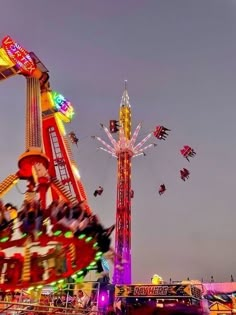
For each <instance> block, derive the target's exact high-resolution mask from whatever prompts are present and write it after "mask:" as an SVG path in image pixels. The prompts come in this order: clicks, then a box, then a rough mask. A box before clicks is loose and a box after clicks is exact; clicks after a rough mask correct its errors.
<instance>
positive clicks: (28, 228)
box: [0, 36, 109, 291]
mask: <svg viewBox="0 0 236 315" xmlns="http://www.w3.org/2000/svg"><path fill="white" fill-rule="evenodd" d="M15 75H21V76H23V77H24V78H25V79H26V130H25V149H24V152H23V154H21V155H20V157H19V158H18V170H17V171H16V172H15V173H13V174H10V175H9V176H8V177H7V178H6V179H4V180H3V181H2V182H1V183H0V198H2V197H4V195H5V194H6V193H7V192H8V191H9V190H10V189H12V188H13V187H14V186H15V185H16V184H17V182H18V181H22V180H23V181H25V182H26V187H27V190H26V192H25V194H24V201H23V207H22V208H21V209H20V210H18V209H15V208H14V207H13V206H12V205H11V204H7V205H5V206H3V202H2V201H1V203H0V217H1V218H3V217H4V220H2V219H1V223H2V224H1V225H0V290H2V291H6V290H16V289H22V288H24V289H26V288H36V287H37V288H40V287H43V286H44V285H45V284H52V285H56V284H60V285H61V284H62V283H63V281H65V280H64V279H66V278H68V277H72V278H73V279H75V280H76V279H77V278H79V277H81V276H83V275H84V274H85V273H87V272H88V270H90V269H94V267H95V266H96V265H97V264H98V262H99V261H101V258H102V255H103V253H104V252H106V251H107V250H108V248H109V235H104V233H103V232H104V230H103V229H102V228H101V224H100V223H99V222H98V221H97V220H94V215H93V214H92V211H91V209H90V207H89V205H88V202H87V197H86V193H85V190H84V187H83V184H82V182H81V179H80V175H79V171H78V168H77V165H76V162H75V160H74V159H73V156H72V150H71V146H70V142H69V137H68V135H67V134H66V131H65V126H64V124H65V123H67V122H70V121H71V119H72V118H73V115H74V109H73V106H72V104H71V103H70V102H69V101H68V100H67V99H66V98H65V97H63V96H62V95H61V94H60V93H58V92H56V91H53V90H52V89H51V87H50V83H49V71H48V70H47V68H46V67H45V66H44V65H43V63H42V62H41V61H40V60H39V58H38V57H37V56H36V55H35V54H34V53H33V52H28V51H27V50H26V49H24V48H23V47H21V46H20V45H19V44H18V43H17V42H15V41H14V40H13V39H12V38H11V37H10V36H6V37H5V38H3V39H2V42H1V48H0V81H3V80H6V79H8V78H10V77H12V76H15ZM49 200H50V204H48V203H49ZM55 209H57V210H55ZM58 209H59V210H58ZM68 209H69V212H68ZM53 211H54V213H55V211H57V215H56V216H55V215H54V216H53V215H52V212H53ZM72 212H73V214H74V215H73V216H72V218H71V219H70V220H71V221H70V222H72V221H73V228H71V225H68V224H67V225H66V224H63V222H65V220H64V221H63V219H65V218H67V219H68V213H69V214H71V213H72ZM82 215H83V219H86V220H87V222H88V221H89V220H90V219H91V217H92V218H93V220H91V221H93V222H91V221H89V222H90V228H87V229H83V228H81V224H80V223H81V216H82ZM79 217H80V221H79ZM6 218H8V219H7V220H6ZM67 222H69V219H68V220H67ZM83 222H84V221H83ZM82 225H83V224H82ZM98 226H99V227H100V230H99V229H98ZM93 227H95V229H93ZM94 230H96V231H97V232H96V233H94ZM98 230H99V231H98ZM105 234H106V233H105ZM104 243H105V244H106V245H105V246H104Z"/></svg>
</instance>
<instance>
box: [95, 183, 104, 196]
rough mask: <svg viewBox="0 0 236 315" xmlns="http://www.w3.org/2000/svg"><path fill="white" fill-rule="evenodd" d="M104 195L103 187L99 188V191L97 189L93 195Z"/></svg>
mask: <svg viewBox="0 0 236 315" xmlns="http://www.w3.org/2000/svg"><path fill="white" fill-rule="evenodd" d="M102 193H103V187H102V186H98V189H96V190H95V191H94V193H93V195H94V197H97V196H101V194H102Z"/></svg>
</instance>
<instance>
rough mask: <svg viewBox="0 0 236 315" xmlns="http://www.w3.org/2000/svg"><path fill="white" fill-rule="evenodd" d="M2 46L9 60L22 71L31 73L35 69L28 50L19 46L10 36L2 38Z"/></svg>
mask: <svg viewBox="0 0 236 315" xmlns="http://www.w3.org/2000/svg"><path fill="white" fill-rule="evenodd" d="M2 47H3V49H4V50H5V51H6V53H7V54H8V56H9V58H10V59H11V61H12V62H14V63H15V64H16V65H17V66H18V67H19V68H20V70H21V71H22V72H23V73H25V74H28V75H31V74H32V72H33V71H34V70H35V69H36V67H35V64H34V62H33V60H32V58H31V57H30V54H29V53H28V51H27V50H25V49H24V48H23V47H21V46H20V45H19V44H18V43H17V42H15V41H14V40H13V39H12V38H11V37H10V36H6V37H4V38H3V40H2Z"/></svg>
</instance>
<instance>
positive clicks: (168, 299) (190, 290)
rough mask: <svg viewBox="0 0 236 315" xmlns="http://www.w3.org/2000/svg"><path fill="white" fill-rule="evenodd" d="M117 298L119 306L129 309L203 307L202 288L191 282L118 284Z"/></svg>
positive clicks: (116, 289)
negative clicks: (145, 307)
mask: <svg viewBox="0 0 236 315" xmlns="http://www.w3.org/2000/svg"><path fill="white" fill-rule="evenodd" d="M115 299H116V301H117V305H118V304H119V303H120V304H119V307H120V306H121V307H122V308H123V309H127V310H130V309H135V308H139V307H143V306H151V307H157V308H164V307H172V306H173V307H177V306H179V307H183V308H184V307H188V306H193V305H195V306H196V307H201V302H202V290H201V288H200V286H194V285H191V284H160V285H144V284H137V285H116V286H115Z"/></svg>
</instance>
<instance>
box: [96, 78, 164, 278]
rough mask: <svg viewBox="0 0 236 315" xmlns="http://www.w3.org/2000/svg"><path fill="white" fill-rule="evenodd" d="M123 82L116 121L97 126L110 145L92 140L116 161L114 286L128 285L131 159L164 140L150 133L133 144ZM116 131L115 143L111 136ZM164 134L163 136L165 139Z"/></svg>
mask: <svg viewBox="0 0 236 315" xmlns="http://www.w3.org/2000/svg"><path fill="white" fill-rule="evenodd" d="M131 113H132V110H131V106H130V102H129V95H128V90H127V82H126V81H125V89H124V92H123V95H122V100H121V104H120V111H119V121H116V120H111V121H110V131H109V130H108V128H106V127H105V126H104V125H101V126H102V128H103V129H104V131H105V133H106V134H107V136H108V138H109V140H110V142H111V145H110V144H108V143H106V142H105V141H104V140H103V139H101V138H100V137H95V138H96V139H97V140H98V141H99V142H100V143H102V145H103V147H100V149H101V150H103V151H106V152H108V153H109V154H111V155H112V156H113V157H115V158H117V161H118V169H117V202H116V235H115V264H114V279H113V282H114V283H115V284H130V283H132V282H131V199H132V198H133V195H134V192H133V190H132V187H131V160H132V158H133V157H137V156H140V155H145V151H146V150H147V149H148V148H150V147H153V146H156V144H155V143H150V144H147V145H145V143H146V142H147V141H148V140H149V139H150V138H151V137H152V136H155V137H156V138H157V139H160V140H164V138H163V135H162V134H158V135H157V134H155V131H152V132H150V133H149V134H148V135H147V136H146V137H145V138H144V139H143V140H142V141H140V142H139V143H137V144H136V140H137V137H138V135H139V132H140V130H141V123H140V124H138V126H137V127H136V129H135V131H134V133H133V135H132V136H131V128H132V119H131V118H132V117H131ZM156 128H159V129H160V130H164V129H165V130H166V131H169V130H168V129H167V128H165V127H163V126H157V127H156ZM116 132H119V136H118V140H117V141H116V140H115V139H114V138H113V136H112V133H116ZM167 135H168V134H167V133H166V136H167Z"/></svg>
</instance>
